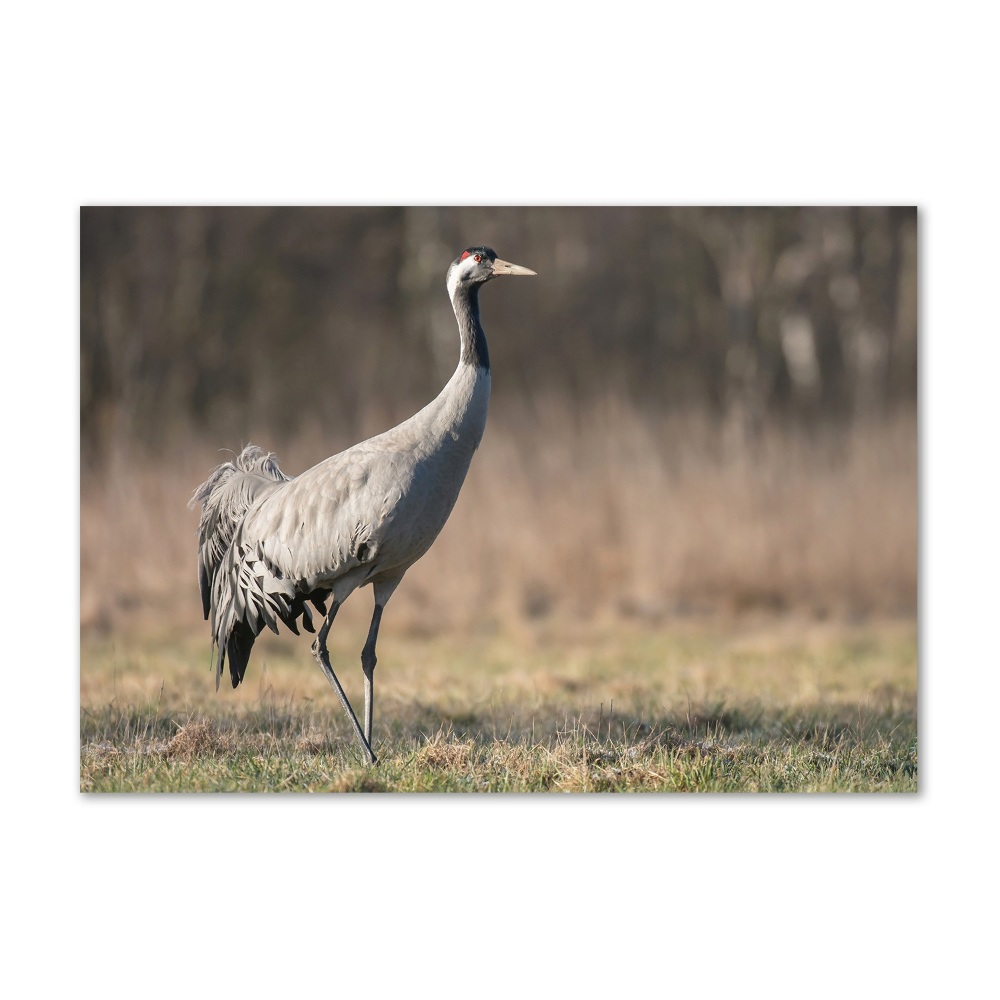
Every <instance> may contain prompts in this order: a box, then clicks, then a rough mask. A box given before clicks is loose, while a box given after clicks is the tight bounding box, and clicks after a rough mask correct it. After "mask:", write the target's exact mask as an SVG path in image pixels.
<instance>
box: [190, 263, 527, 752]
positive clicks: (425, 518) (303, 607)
mask: <svg viewBox="0 0 1000 1000" xmlns="http://www.w3.org/2000/svg"><path fill="white" fill-rule="evenodd" d="M534 274H536V272H535V271H532V270H531V269H530V268H527V267H522V266H521V265H519V264H511V263H510V262H508V261H505V260H501V259H500V258H499V257H497V255H496V252H495V251H494V250H493V249H491V248H490V247H488V246H473V247H469V248H467V249H466V250H464V251H463V252H462V253H461V254H460V255H459V256H458V257H456V258H455V260H454V261H452V263H451V265H450V266H449V268H448V272H447V289H448V295H449V297H450V298H451V304H452V307H453V308H454V311H455V318H456V320H457V322H458V333H459V360H458V367H457V368H456V369H455V373H454V375H452V377H451V378H450V379H449V381H448V382H447V384H446V385H445V386H444V388H443V389H442V390H441V392H440V393H439V394H438V395H437V397H436V398H435V399H433V400H432V401H431V402H430V403H428V404H427V405H426V406H425V407H424V408H423V409H421V410H419V411H418V412H417V413H415V414H413V416H411V417H410V418H409V419H407V420H404V421H403V422H402V423H401V424H398V425H397V426H396V427H393V428H391V429H390V430H387V431H385V432H384V433H382V434H378V435H376V436H375V437H371V438H368V439H367V440H365V441H361V442H360V443H358V444H355V445H353V446H352V447H350V448H347V449H346V450H344V451H341V452H339V453H338V454H336V455H333V456H332V457H330V458H327V459H325V460H324V461H322V462H320V463H319V464H318V465H314V466H313V467H312V468H310V469H308V470H306V471H305V472H302V473H301V474H300V475H298V476H294V477H291V476H287V475H285V473H284V472H282V470H281V468H280V467H279V465H278V463H277V461H276V459H275V457H274V455H273V454H272V453H270V452H265V451H264V450H263V449H262V448H259V447H258V446H256V445H254V444H248V445H246V446H245V447H244V448H243V449H242V450H241V452H240V453H239V455H236V456H235V457H234V459H233V460H232V461H228V462H224V463H222V464H221V465H219V466H217V467H216V468H215V469H214V470H213V471H212V473H211V475H210V476H209V477H208V479H207V480H206V481H205V482H204V483H202V484H201V485H200V486H199V487H198V488H197V489H196V490H195V491H194V495H193V496H192V498H191V500H190V502H189V507H191V508H192V509H193V508H195V507H196V506H197V505H198V504H200V505H201V515H200V520H199V525H198V580H199V586H200V590H201V599H202V608H203V611H204V615H205V619H206V620H210V622H211V624H210V628H211V632H212V650H213V656H214V658H215V687H216V690H218V689H219V682H220V679H221V677H222V674H223V670H224V668H225V666H226V665H227V664H228V667H229V676H230V679H231V680H232V684H233V687H234V688H235V687H238V686H239V684H240V682H241V681H242V680H243V677H244V675H245V673H246V669H247V664H248V662H249V660H250V654H251V651H252V649H253V645H254V641H255V639H256V638H257V636H258V635H260V633H261V631H262V630H263V629H264V627H265V626H266V627H268V628H270V629H271V630H272V631H273V632H275V633H278V625H279V623H281V624H283V625H285V626H286V627H287V628H288V629H289V630H290V631H291V632H293V633H294V634H295V635H299V634H300V633H299V630H298V622H299V621H300V620H301V623H302V626H303V628H305V629H306V631H308V632H311V633H315V635H316V638H315V640H314V642H313V644H312V653H313V656H314V657H315V659H316V662H317V663H318V664H319V666H320V668H321V669H322V671H323V674H324V676H325V677H326V679H327V681H328V682H329V683H330V686H331V687H332V688H333V689H334V691H335V692H336V693H337V696H338V698H339V699H340V703H341V705H342V706H343V708H344V711H345V712H346V713H347V716H348V718H349V720H350V722H351V724H352V726H353V729H354V733H355V735H356V736H357V738H358V742H359V743H360V745H361V750H362V753H363V755H364V757H365V759H366V760H367V762H368V764H369V765H374V764H376V763H377V757H376V755H375V753H374V752H373V750H372V715H373V711H374V694H375V690H374V673H375V665H376V662H377V657H376V653H375V644H376V642H377V640H378V633H379V626H380V624H381V621H382V613H383V611H384V609H385V606H386V604H387V603H388V601H389V598H390V597H392V595H393V593H394V592H395V590H396V588H397V587H398V586H399V584H400V582H401V581H402V579H403V576H404V574H405V573H406V571H407V570H408V569H409V568H410V567H411V566H412V565H413V564H414V563H415V562H416V561H417V560H418V559H419V558H420V557H421V556H423V555H424V554H425V553H426V552H427V551H428V549H429V548H430V547H431V545H432V544H433V542H434V540H435V539H436V538H437V536H438V534H439V533H440V531H441V529H442V528H443V527H444V524H445V522H446V521H447V520H448V516H449V515H450V514H451V511H452V508H453V507H454V506H455V502H456V500H457V499H458V494H459V491H460V490H461V488H462V484H463V483H464V481H465V477H466V474H467V473H468V471H469V466H470V463H471V462H472V456H473V454H474V453H475V451H476V450H477V448H478V447H479V443H480V441H481V440H482V437H483V432H484V430H485V427H486V416H487V409H488V406H489V398H490V382H491V373H490V355H489V348H488V346H487V343H486V335H485V333H484V332H483V327H482V323H481V322H480V318H479V292H480V289H481V288H482V287H483V286H484V285H485V284H487V282H489V281H492V280H493V279H494V278H498V277H502V276H507V275H534ZM369 584H370V585H371V587H372V590H373V594H374V600H375V607H374V611H373V613H372V619H371V626H370V627H369V630H368V639H367V641H366V642H365V645H364V648H363V649H362V651H361V667H362V671H363V673H364V681H365V713H364V729H363V730H362V728H361V724H360V723H359V722H358V717H357V715H356V714H355V712H354V709H353V708H352V707H351V703H350V701H349V700H348V698H347V695H346V694H345V692H344V689H343V687H342V686H341V684H340V681H339V680H338V679H337V675H336V674H335V673H334V670H333V667H332V666H331V664H330V655H329V651H328V649H327V636H328V635H329V632H330V628H331V627H332V625H333V622H334V619H335V618H336V615H337V611H338V610H339V608H340V607H341V605H343V603H344V601H346V600H347V598H348V597H349V596H350V595H351V594H352V593H353V592H354V591H355V590H357V589H358V588H359V587H364V586H367V585H369ZM328 603H329V608H327V604H328ZM309 605H312V606H313V608H315V610H317V611H318V612H319V613H320V614H321V615H323V620H322V622H321V624H320V626H319V631H318V632H317V631H316V627H315V625H314V623H313V620H312V614H311V611H310V607H309Z"/></svg>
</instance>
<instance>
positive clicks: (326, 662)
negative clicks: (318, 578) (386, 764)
mask: <svg viewBox="0 0 1000 1000" xmlns="http://www.w3.org/2000/svg"><path fill="white" fill-rule="evenodd" d="M339 608H340V605H339V604H338V603H337V602H336V601H334V602H333V604H332V605H331V607H330V611H329V613H328V614H327V616H326V618H325V619H324V621H323V624H322V626H321V627H320V630H319V632H318V633H317V635H316V639H315V641H314V642H313V644H312V653H313V656H315V657H316V662H317V663H318V664H319V665H320V667H321V669H322V670H323V674H324V676H325V677H326V679H327V680H328V681H329V682H330V686H331V687H332V688H333V690H334V691H336V692H337V697H339V698H340V704H341V705H343V706H344V711H345V712H346V713H347V716H348V718H349V719H350V720H351V722H352V723H353V724H354V731H355V733H357V735H358V739H359V740H360V741H361V747H362V749H363V750H364V752H365V756H366V757H367V758H368V763H369V764H374V763H376V760H375V754H373V753H372V748H371V743H369V742H368V740H367V739H366V738H365V734H364V733H363V732H362V731H361V726H360V725H359V723H358V717H357V716H356V715H355V714H354V709H353V708H351V703H350V702H349V701H348V700H347V695H346V694H344V689H343V688H342V687H341V686H340V681H338V680H337V675H336V674H335V673H334V672H333V667H331V666H330V654H329V652H328V651H327V648H326V637H327V635H329V633H330V626H331V625H333V619H334V618H336V617H337V611H338V610H339Z"/></svg>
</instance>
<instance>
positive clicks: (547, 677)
mask: <svg viewBox="0 0 1000 1000" xmlns="http://www.w3.org/2000/svg"><path fill="white" fill-rule="evenodd" d="M345 611H346V609H345ZM355 617H358V615H355ZM358 620H359V621H360V620H361V619H360V618H358ZM340 625H341V622H340V621H339V620H338V628H337V629H334V632H333V633H332V634H331V655H332V657H333V663H334V669H336V670H337V671H338V676H339V677H340V678H341V680H342V682H343V683H344V685H345V688H346V689H347V692H348V695H349V697H351V699H352V702H353V703H354V705H355V708H358V709H359V708H360V706H361V705H362V704H363V696H362V692H361V669H360V663H359V660H358V652H359V649H355V648H354V647H355V646H358V647H360V644H361V643H362V642H363V634H364V633H363V628H362V629H360V630H359V628H357V627H354V626H353V625H352V626H351V627H344V628H340V627H339V626H340ZM375 678H376V703H375V727H374V737H375V738H374V748H375V751H376V753H377V754H378V756H379V757H380V763H379V765H378V766H377V767H375V768H369V767H367V766H365V765H363V764H362V762H361V755H360V752H359V750H358V748H357V746H356V743H355V741H354V738H353V736H352V733H351V731H350V729H349V724H348V723H347V721H346V719H345V718H344V716H343V712H342V710H341V708H340V706H339V704H338V702H337V700H336V697H335V695H334V693H333V691H332V690H330V689H329V687H328V686H327V685H326V682H325V680H324V679H323V677H322V675H321V673H320V671H319V668H318V667H317V666H316V664H315V662H314V661H313V660H312V658H311V656H310V654H309V644H308V641H307V640H306V639H295V638H294V637H283V638H281V639H274V638H273V637H270V636H266V637H265V638H264V639H263V640H262V641H261V642H260V644H259V647H258V649H257V650H255V655H254V659H253V660H252V661H251V665H250V670H249V673H248V680H247V682H245V684H244V685H243V686H242V687H241V688H239V689H238V690H236V691H233V690H232V689H231V688H229V687H228V681H227V680H225V679H224V680H223V685H224V686H223V688H222V689H221V690H220V691H219V692H218V693H216V692H215V689H214V680H213V675H212V673H211V670H210V666H209V658H208V650H207V642H206V643H203V644H197V645H190V646H186V645H179V644H178V643H177V642H176V641H168V640H151V639H144V640H138V639H136V640H129V639H123V638H116V639H114V640H112V639H109V638H106V637H105V638H99V637H91V636H88V635H87V634H86V633H85V634H84V638H83V640H82V644H81V677H80V682H81V701H80V704H81V712H80V737H81V751H80V787H81V789H82V790H84V791H179V792H184V791H237V790H240V791H430V792H444V791H510V792H529V791H552V792H598V791H773V792H777V791H812V792H825V791H916V788H917V708H916V700H917V641H916V626H915V624H914V623H913V622H912V621H904V622H899V621H894V622H882V623H869V624H865V625H847V624H834V623H829V622H828V623H817V622H810V621H807V620H799V619H793V618H775V619H770V620H757V621H754V622H749V621H742V622H738V621H728V622H719V623H716V624H710V623H706V622H704V621H702V622H698V623H680V624H677V625H675V626H671V627H669V628H665V627H657V628H652V627H640V626H637V625H622V624H620V623H619V624H614V625H607V626H598V625H590V626H587V627H585V628H583V627H580V626H575V627H570V626H569V625H568V624H562V625H558V624H555V623H553V622H549V623H547V624H546V625H544V626H543V625H534V626H530V627H529V626H523V627H521V628H520V629H518V630H516V631H514V632H513V633H511V632H506V633H500V632H498V633H496V634H472V635H465V636H464V637H462V638H459V637H457V636H456V635H455V633H449V634H448V635H447V637H438V638H431V637H426V636H420V635H419V634H418V635H412V634H411V635H399V634H395V633H393V632H392V630H391V629H389V628H387V629H385V630H384V633H383V638H382V640H381V642H380V648H379V667H378V669H377V670H376V675H375Z"/></svg>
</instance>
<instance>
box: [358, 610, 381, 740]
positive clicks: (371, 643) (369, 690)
mask: <svg viewBox="0 0 1000 1000" xmlns="http://www.w3.org/2000/svg"><path fill="white" fill-rule="evenodd" d="M381 621H382V605H381V604H376V605H375V611H374V613H373V614H372V624H371V628H369V629H368V641H367V642H366V643H365V648H364V649H363V650H361V669H362V670H363V671H364V672H365V739H367V740H368V745H369V746H371V743H372V711H373V709H374V707H375V676H374V675H375V664H376V663H378V657H377V656H376V655H375V643H376V641H377V640H378V627H379V623H380V622H381Z"/></svg>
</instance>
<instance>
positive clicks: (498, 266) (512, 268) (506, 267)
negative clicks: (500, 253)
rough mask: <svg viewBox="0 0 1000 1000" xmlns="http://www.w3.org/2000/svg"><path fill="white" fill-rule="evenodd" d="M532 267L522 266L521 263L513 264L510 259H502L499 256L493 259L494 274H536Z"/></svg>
mask: <svg viewBox="0 0 1000 1000" xmlns="http://www.w3.org/2000/svg"><path fill="white" fill-rule="evenodd" d="M534 273H535V272H534V271H532V270H531V268H530V267H521V265H520V264H511V263H510V261H507V260H500V258H499V257H498V258H497V259H496V260H495V261H493V276H494V277H496V276H497V275H500V274H534Z"/></svg>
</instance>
